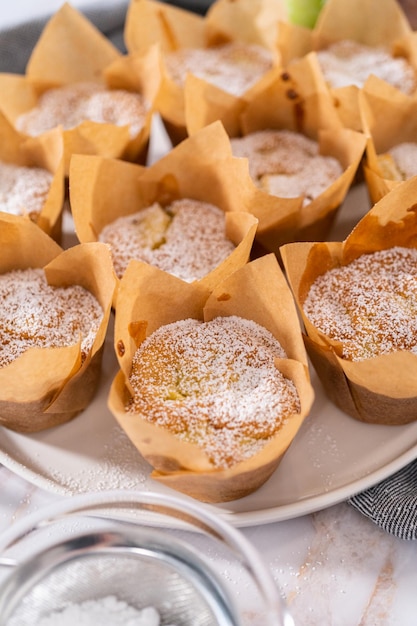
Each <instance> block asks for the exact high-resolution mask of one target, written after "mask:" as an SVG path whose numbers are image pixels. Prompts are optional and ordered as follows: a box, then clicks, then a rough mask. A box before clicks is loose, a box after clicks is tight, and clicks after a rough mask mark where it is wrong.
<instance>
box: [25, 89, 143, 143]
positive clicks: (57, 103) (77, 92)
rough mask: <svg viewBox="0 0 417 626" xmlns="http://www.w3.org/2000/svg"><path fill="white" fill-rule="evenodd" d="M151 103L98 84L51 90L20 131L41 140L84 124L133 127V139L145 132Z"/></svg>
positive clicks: (27, 117)
mask: <svg viewBox="0 0 417 626" xmlns="http://www.w3.org/2000/svg"><path fill="white" fill-rule="evenodd" d="M148 110H149V105H148V103H147V102H146V101H145V100H144V98H143V97H142V96H141V95H140V94H138V93H132V92H129V91H124V90H121V89H113V90H110V89H106V88H105V87H103V86H101V85H98V84H96V83H75V84H71V85H66V86H63V87H58V88H55V89H49V90H48V91H46V92H45V93H44V94H43V95H42V96H41V97H40V99H39V101H38V104H37V106H36V107H34V108H33V109H31V110H29V111H27V112H26V113H23V114H22V115H20V116H19V117H18V118H17V120H16V128H17V129H18V130H20V131H21V132H24V133H26V134H28V135H32V136H37V135H40V134H42V133H44V132H46V131H48V130H51V129H52V128H55V127H57V126H62V127H63V128H64V129H65V130H68V129H71V128H75V127H76V126H79V125H80V124H81V123H82V122H84V121H87V120H88V121H92V122H97V123H101V124H105V123H106V124H114V125H116V126H129V127H130V128H129V130H130V135H131V137H135V136H136V135H137V134H138V133H139V131H140V130H141V129H142V128H143V125H144V122H145V117H146V114H147V111H148Z"/></svg>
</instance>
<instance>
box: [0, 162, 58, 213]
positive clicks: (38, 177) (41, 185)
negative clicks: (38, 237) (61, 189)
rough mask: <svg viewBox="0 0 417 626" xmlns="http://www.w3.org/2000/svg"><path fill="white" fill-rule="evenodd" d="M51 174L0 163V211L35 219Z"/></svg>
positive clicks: (43, 201) (36, 169) (40, 170)
mask: <svg viewBox="0 0 417 626" xmlns="http://www.w3.org/2000/svg"><path fill="white" fill-rule="evenodd" d="M52 178H53V177H52V174H51V173H50V172H48V170H45V169H43V168H40V167H25V166H22V165H16V164H14V163H4V162H2V161H0V211H4V212H5V213H11V214H13V215H28V216H29V217H31V218H32V219H36V217H37V216H38V215H39V213H40V212H41V210H42V207H43V205H44V203H45V201H46V198H47V196H48V193H49V188H50V186H51V182H52Z"/></svg>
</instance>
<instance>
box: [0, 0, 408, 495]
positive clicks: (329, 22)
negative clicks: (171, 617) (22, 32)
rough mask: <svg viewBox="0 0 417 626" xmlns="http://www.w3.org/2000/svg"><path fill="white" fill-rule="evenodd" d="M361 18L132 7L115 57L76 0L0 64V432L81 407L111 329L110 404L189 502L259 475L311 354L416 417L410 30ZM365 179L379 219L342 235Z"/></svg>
mask: <svg viewBox="0 0 417 626" xmlns="http://www.w3.org/2000/svg"><path fill="white" fill-rule="evenodd" d="M377 5H378V6H377ZM357 9H358V7H356V3H354V4H352V2H351V0H327V3H326V5H325V8H324V9H323V10H322V13H321V14H320V16H319V18H318V21H317V24H316V26H315V27H314V28H312V29H307V28H302V27H300V26H295V25H294V24H291V23H290V22H289V21H288V17H287V11H286V4H285V2H284V0H282V2H279V1H278V0H256V1H254V0H235V1H234V2H231V1H230V0H216V1H215V2H214V3H213V4H212V6H211V8H210V9H209V10H208V12H207V14H206V16H204V17H201V16H197V15H195V14H193V13H191V12H189V11H186V10H183V9H179V8H177V7H173V6H170V5H169V4H167V3H162V2H159V1H158V0H132V2H131V3H130V5H129V8H128V12H127V15H126V23H125V43H126V49H127V53H125V54H124V53H121V52H119V51H118V50H116V49H115V48H114V47H113V46H112V45H111V44H110V43H109V42H108V41H107V40H106V39H105V38H104V37H103V36H102V35H101V34H100V33H99V32H98V31H97V30H96V28H95V27H94V26H93V25H92V24H91V23H90V22H88V20H87V19H86V18H85V17H84V16H83V15H82V14H81V13H79V12H78V11H76V10H75V9H73V8H72V7H71V6H70V5H69V4H65V5H64V6H63V7H62V9H60V10H59V11H58V12H57V13H56V14H55V15H54V16H53V17H52V18H51V19H50V21H49V22H48V24H47V25H46V27H45V29H44V31H43V33H42V35H41V37H40V39H39V42H38V44H37V46H36V47H35V49H34V50H33V53H32V56H31V58H30V60H29V63H28V66H27V70H26V74H25V75H24V76H17V75H12V74H3V75H0V86H1V89H0V94H1V95H0V132H1V136H2V139H3V141H2V142H0V144H1V146H2V148H1V152H0V158H1V162H0V184H1V185H2V187H0V198H2V203H1V204H0V211H1V214H0V219H1V230H0V238H1V240H2V246H1V253H0V264H1V275H0V279H1V280H0V289H1V290H2V302H3V308H2V315H1V322H0V332H1V333H2V346H1V349H2V353H1V359H2V360H1V365H0V378H1V380H2V385H1V386H0V389H1V392H0V424H2V425H3V426H5V427H7V428H11V429H14V430H18V431H21V432H26V433H31V432H36V431H39V430H42V429H44V428H49V427H51V426H55V425H59V424H61V423H63V422H65V421H68V420H70V419H73V418H74V417H75V416H76V415H79V414H80V413H81V414H82V412H83V411H84V410H85V409H87V407H88V406H89V404H90V402H91V399H92V398H93V395H94V393H95V390H96V389H97V386H98V385H99V384H100V380H99V377H100V368H101V359H102V355H103V350H104V340H105V337H106V334H107V336H109V334H111V344H110V345H111V346H112V349H113V350H114V352H115V354H116V356H117V360H118V365H119V371H118V373H117V375H116V376H115V378H114V380H113V383H112V385H111V388H110V389H109V390H108V406H109V409H110V411H111V413H112V414H113V415H114V418H115V419H116V421H117V422H118V423H119V425H120V426H121V428H122V429H123V430H124V431H125V432H126V433H127V435H128V436H129V438H130V439H131V441H132V442H133V443H134V445H135V446H136V447H137V449H138V454H141V455H142V456H143V457H144V458H145V459H146V460H147V461H148V463H149V464H150V466H151V467H152V468H153V472H152V476H153V478H154V479H155V480H157V481H159V482H161V483H163V484H165V485H167V486H169V487H171V488H173V489H176V490H178V491H181V492H184V493H187V494H189V495H191V496H192V497H195V498H197V499H199V500H203V501H209V502H226V501H228V500H233V499H236V498H241V497H243V496H245V495H248V494H250V493H251V492H253V491H255V490H257V489H259V488H260V487H261V485H262V484H263V483H265V481H267V480H268V478H269V477H270V476H271V475H272V473H273V472H274V471H275V469H276V468H277V466H278V464H279V462H280V461H281V459H282V457H283V455H284V454H285V453H286V451H287V450H288V448H289V447H290V445H291V443H292V441H293V440H294V438H295V437H296V436H297V432H298V431H299V429H300V427H301V425H302V423H303V421H304V420H305V419H306V418H307V417H308V415H309V414H310V411H311V408H312V406H313V402H314V388H313V386H312V384H311V380H310V372H311V369H310V368H311V367H314V368H315V369H316V371H317V374H318V376H319V379H320V381H321V384H322V385H323V387H324V389H325V391H326V393H327V395H328V397H329V399H330V400H331V401H332V402H334V403H335V404H336V405H337V406H339V407H340V408H341V409H342V410H343V411H344V412H346V413H347V414H349V415H350V416H352V417H353V418H355V419H359V420H362V421H366V422H372V423H383V424H388V423H389V424H403V423H407V422H409V421H412V420H415V419H416V418H417V387H416V384H415V382H414V381H415V379H416V380H417V377H416V376H415V375H414V374H415V372H416V369H417V361H416V359H417V348H416V344H417V341H414V337H415V336H416V333H415V332H414V314H415V311H416V310H417V306H416V305H417V302H415V298H417V284H416V286H415V287H414V281H415V279H414V267H415V265H416V264H415V256H416V255H417V252H416V249H417V217H416V210H415V206H417V202H416V194H417V183H416V179H415V175H416V174H417V172H414V171H413V170H412V169H411V170H410V169H407V168H408V164H409V163H410V162H412V160H413V159H412V149H413V146H412V144H413V142H414V141H415V139H414V135H415V131H414V127H415V126H416V124H415V122H414V119H413V118H414V115H413V105H414V99H415V98H416V93H417V90H416V85H417V82H416V72H417V68H416V67H415V66H414V65H413V63H414V62H415V59H416V58H417V56H416V55H415V51H414V45H415V44H414V36H413V35H414V33H413V30H412V28H411V26H410V24H409V22H408V20H407V18H406V16H405V14H404V13H403V11H402V9H401V7H400V6H399V4H397V2H396V1H395V0H386V2H384V3H383V5H382V7H381V6H380V5H379V3H376V0H361V2H360V11H359V10H357ZM364 15H365V16H367V15H369V16H372V29H370V28H367V29H365V31H364V29H363V22H364ZM370 19H371V18H370ZM365 21H366V20H365ZM62 33H65V36H64V38H63V36H62ZM387 33H388V34H387ZM383 34H384V36H385V40H384V41H383V37H382V35H383ZM376 59H377V60H378V64H379V65H380V66H381V68H382V67H383V71H381V73H380V74H379V75H378V76H374V75H372V76H368V73H369V71H368V68H369V62H371V63H373V64H374V65H375V63H376ZM329 66H332V68H333V70H332V71H333V73H329V72H328V68H329ZM359 66H360V68H361V70H362V75H357V76H355V77H353V76H349V77H348V78H347V79H346V77H343V80H347V82H344V83H343V84H341V83H340V82H339V83H336V82H335V80H336V79H335V76H336V75H337V77H338V80H339V79H340V81H341V80H342V70H343V71H345V70H346V68H348V69H349V71H350V72H352V71H354V70H356V69H358V67H359ZM363 73H365V74H366V75H365V77H364V76H363ZM363 78H365V81H364V83H362V82H360V81H361V80H362V79H363ZM382 120H389V121H390V123H384V124H382V123H381V122H382ZM398 120H399V121H398ZM405 122H407V123H405ZM161 123H162V125H163V126H164V129H165V131H166V133H167V136H168V137H169V140H170V142H171V148H170V150H169V151H168V152H167V154H164V155H163V156H161V157H158V158H157V159H156V160H155V161H154V162H152V163H150V161H149V156H150V151H149V145H150V144H152V142H153V140H154V133H155V129H156V128H157V125H158V124H161ZM416 141H417V140H416ZM410 155H411V156H410ZM362 175H363V177H364V178H363V179H362V178H361V176H362ZM360 180H365V183H361V184H366V185H367V187H368V190H369V197H370V200H371V203H370V206H369V210H365V212H364V215H363V216H361V218H360V219H359V220H356V222H357V223H356V224H355V227H354V228H353V230H352V232H351V233H350V234H349V235H348V236H347V238H346V239H345V240H344V241H339V242H331V241H329V238H330V237H331V232H332V227H333V225H334V223H335V220H336V219H337V218H338V216H339V213H340V210H341V209H342V208H343V203H344V200H345V198H346V196H347V194H348V192H349V190H350V189H351V188H352V187H353V186H354V185H356V184H358V181H360ZM12 196H13V197H12ZM35 200H36V202H37V204H36V206H35ZM63 221H64V223H65V224H66V225H67V230H68V227H69V228H70V229H71V236H72V238H73V243H71V244H70V245H68V244H67V245H65V249H64V247H61V244H62V234H63V229H62V223H63ZM66 234H68V232H66ZM17 286H19V287H18V289H17V288H16V287H17ZM17 292H18V293H19V297H16V293H17ZM23 301H24V302H26V303H27V304H26V305H25V306H22V302H23ZM16 311H19V315H17V314H16ZM51 312H52V315H51ZM111 315H114V328H113V326H112V325H109V320H110V316H111ZM14 319H15V320H16V323H13V320H14ZM309 359H310V360H309ZM393 372H394V373H395V374H393ZM22 379H24V380H25V381H26V382H25V385H24V387H23V393H22V386H21V385H20V386H19V389H18V388H17V382H16V381H21V380H22ZM16 398H19V400H16ZM77 419H82V415H80V416H79V417H78V418H77ZM349 419H350V418H349ZM28 436H29V435H28Z"/></svg>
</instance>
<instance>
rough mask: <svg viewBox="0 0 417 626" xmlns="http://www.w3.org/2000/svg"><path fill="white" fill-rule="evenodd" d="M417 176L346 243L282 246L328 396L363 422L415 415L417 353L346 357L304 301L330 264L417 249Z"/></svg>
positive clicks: (401, 421) (307, 341)
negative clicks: (381, 252) (306, 309)
mask: <svg viewBox="0 0 417 626" xmlns="http://www.w3.org/2000/svg"><path fill="white" fill-rule="evenodd" d="M416 198H417V178H413V179H410V180H409V181H406V182H404V183H403V184H402V185H399V186H398V187H396V188H395V189H394V190H392V191H391V192H390V193H389V194H387V195H386V196H385V197H384V198H382V199H381V200H380V201H379V202H378V203H377V204H376V205H375V206H374V207H373V208H372V209H371V210H370V211H369V212H368V213H367V214H366V215H365V217H363V218H362V219H361V220H360V222H359V223H358V224H357V225H356V227H355V228H354V229H353V230H352V232H351V233H350V235H349V236H348V237H347V238H346V239H345V241H343V242H328V243H317V242H314V243H312V242H310V243H301V242H299V243H292V244H287V245H285V246H283V247H282V249H281V255H282V259H283V262H284V267H285V270H286V274H287V277H288V280H289V283H290V286H291V289H292V291H293V294H294V297H295V300H296V302H297V306H298V309H299V312H300V315H301V318H302V321H303V323H304V328H305V344H306V348H307V352H308V354H309V357H310V359H311V361H312V363H313V365H314V367H315V369H316V371H317V374H318V376H319V378H320V380H321V382H322V384H323V387H324V389H325V392H326V394H327V395H328V397H329V398H330V400H331V401H332V402H334V404H336V405H337V406H338V407H339V408H340V409H341V410H342V411H344V412H345V413H348V414H349V415H351V416H352V417H354V418H356V419H358V420H361V421H363V422H369V423H377V424H393V425H395V424H406V423H408V422H411V421H413V420H415V419H417V375H416V373H417V355H415V354H412V353H410V352H405V351H403V352H395V353H391V354H386V355H381V356H378V357H375V358H372V359H367V360H364V361H357V362H353V361H348V360H347V359H343V358H341V357H340V356H338V354H340V347H339V346H338V343H337V342H334V341H331V340H330V339H329V338H328V337H326V336H325V335H324V334H323V333H321V332H319V331H318V329H317V328H315V326H314V325H313V324H312V323H311V322H310V321H309V320H308V318H307V317H306V315H305V314H304V312H303V303H304V301H305V298H306V296H307V293H308V290H309V288H310V285H311V284H312V283H313V282H314V280H315V279H316V278H317V277H318V276H319V275H321V274H324V273H325V272H326V271H327V270H329V269H330V268H332V267H338V266H340V265H347V264H348V263H350V262H351V261H353V260H354V259H355V258H357V257H359V256H360V255H362V254H365V253H369V252H375V251H377V250H385V249H389V248H391V247H394V246H404V247H409V248H416V247H417V203H416Z"/></svg>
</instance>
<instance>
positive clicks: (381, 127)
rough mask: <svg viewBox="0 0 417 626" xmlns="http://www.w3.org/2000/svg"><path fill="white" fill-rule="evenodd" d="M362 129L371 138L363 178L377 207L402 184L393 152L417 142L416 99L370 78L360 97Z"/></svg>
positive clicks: (367, 147)
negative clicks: (384, 197)
mask: <svg viewBox="0 0 417 626" xmlns="http://www.w3.org/2000/svg"><path fill="white" fill-rule="evenodd" d="M360 109H361V114H362V120H363V127H364V130H365V132H366V134H367V136H368V142H367V146H366V151H365V157H366V158H365V160H364V164H363V166H364V174H365V181H366V184H367V188H368V191H369V196H370V198H371V201H372V203H373V204H376V203H377V202H378V200H380V199H381V198H382V197H383V196H385V195H386V194H387V193H389V191H391V189H393V188H394V187H396V186H397V185H399V184H400V183H401V182H402V178H400V177H399V176H398V172H397V171H396V167H395V164H394V162H393V161H392V157H390V155H389V151H390V149H392V148H393V147H395V146H397V145H398V144H400V143H404V142H411V143H416V142H417V114H416V97H415V96H407V95H405V94H402V93H401V92H399V91H398V90H397V89H395V88H393V87H391V86H390V85H387V84H386V83H384V81H381V80H378V79H377V78H376V77H371V78H370V79H369V80H368V81H367V83H366V84H365V86H364V88H363V90H362V92H361V96H360Z"/></svg>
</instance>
